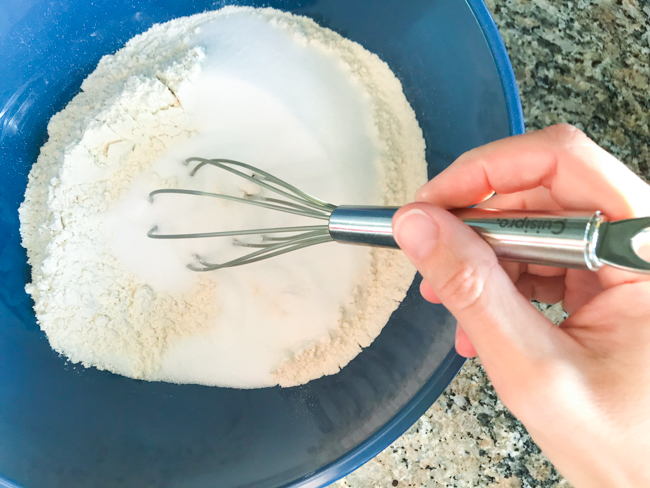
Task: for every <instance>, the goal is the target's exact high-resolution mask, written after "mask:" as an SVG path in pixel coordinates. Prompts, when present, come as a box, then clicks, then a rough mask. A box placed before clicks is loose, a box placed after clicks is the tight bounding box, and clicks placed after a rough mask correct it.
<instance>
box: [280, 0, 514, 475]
mask: <svg viewBox="0 0 650 488" xmlns="http://www.w3.org/2000/svg"><path fill="white" fill-rule="evenodd" d="M463 1H465V2H466V3H467V5H468V6H469V8H470V9H471V11H472V13H473V14H474V17H475V18H476V21H477V22H478V24H479V27H480V28H481V31H482V32H483V35H484V36H485V41H486V42H487V44H488V47H489V49H490V52H491V53H492V58H493V59H494V63H495V65H496V68H497V72H498V74H499V79H500V81H501V88H502V90H503V95H504V98H505V102H506V110H507V113H508V119H509V124H510V135H517V134H523V133H524V132H525V130H526V129H525V126H524V114H523V111H522V107H521V98H520V96H519V88H518V86H517V80H516V78H515V73H514V71H513V69H512V63H511V62H510V57H509V56H508V51H507V50H506V46H505V44H504V42H503V39H502V37H501V34H500V33H499V29H498V27H497V25H496V23H495V22H494V19H493V18H492V14H491V13H490V11H489V10H488V8H487V6H486V5H485V3H484V1H483V0H463ZM464 364H465V358H463V357H461V356H459V355H458V354H456V351H455V349H453V348H452V349H451V351H449V353H448V354H447V356H446V357H445V359H444V360H443V361H442V363H440V366H439V367H438V369H437V370H436V372H435V373H434V374H433V375H432V376H431V377H430V378H429V379H428V380H427V382H426V383H425V384H424V386H423V387H422V388H421V389H420V390H419V391H418V392H417V393H416V394H415V396H413V398H411V399H410V400H409V401H408V403H407V404H406V405H404V407H402V408H401V410H399V411H398V412H397V413H396V414H395V415H394V416H393V418H391V419H390V420H389V421H388V422H386V423H385V424H384V425H383V426H382V427H381V428H379V429H378V430H377V431H376V432H374V433H373V434H372V435H370V436H369V437H368V438H367V439H366V440H364V441H362V442H361V443H359V444H358V445H357V446H355V447H354V448H353V449H351V450H350V451H348V452H347V453H346V454H344V455H342V456H341V457H339V458H338V459H336V460H335V461H332V462H331V463H329V464H327V465H325V466H323V467H321V468H320V469H318V470H316V471H314V472H313V473H311V474H310V475H308V476H306V477H304V478H302V479H300V480H296V481H293V482H291V483H288V484H285V485H282V486H281V487H280V488H307V487H309V488H317V487H318V488H324V487H326V486H328V485H330V484H332V483H334V482H335V481H337V480H339V479H341V478H343V477H345V476H347V475H348V474H350V473H351V472H353V471H355V470H356V469H358V468H359V467H361V466H362V465H364V464H365V463H367V462H368V461H370V460H371V459H372V458H374V457H375V456H377V455H378V454H379V453H380V452H382V451H383V450H384V449H385V448H387V447H388V446H389V445H390V444H392V443H393V442H394V441H395V440H397V439H398V438H399V437H400V436H401V435H402V434H404V432H406V431H407V430H408V429H409V428H410V427H411V426H412V425H413V424H414V423H415V422H417V420H418V419H419V418H420V417H421V416H422V415H424V413H425V412H426V411H427V410H428V409H429V407H430V406H431V405H433V403H434V402H435V401H436V400H437V399H438V397H439V396H440V395H441V394H442V393H443V392H444V391H445V390H446V389H447V387H448V386H449V384H450V383H451V382H452V380H453V379H454V378H455V377H456V375H457V374H458V372H459V371H460V369H461V368H462V367H463V365H464Z"/></svg>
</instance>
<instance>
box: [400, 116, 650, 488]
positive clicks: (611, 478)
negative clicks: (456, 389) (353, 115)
mask: <svg viewBox="0 0 650 488" xmlns="http://www.w3.org/2000/svg"><path fill="white" fill-rule="evenodd" d="M494 192H496V193H497V195H495V196H492V195H493V194H494ZM417 200H418V201H419V202H421V203H414V204H410V205H407V206H405V207H404V208H402V209H400V210H399V212H397V214H396V215H395V218H394V220H393V228H394V233H395V238H396V240H397V242H398V243H399V245H400V247H401V248H402V250H403V251H404V252H405V253H406V254H407V256H409V258H410V259H411V261H412V262H413V263H414V264H415V266H416V267H417V268H418V270H419V271H420V273H421V274H422V276H423V277H424V281H423V283H422V287H421V292H422V295H423V296H424V297H425V298H426V299H427V300H429V301H432V302H436V303H443V304H444V305H445V306H446V307H447V308H448V309H449V310H450V311H451V313H452V314H454V316H455V317H456V319H457V320H458V327H457V333H456V350H457V351H458V353H459V354H461V355H463V356H466V357H469V356H474V355H476V354H478V356H479V358H480V359H481V362H482V364H483V366H484V368H485V371H486V372H487V374H488V376H489V377H490V379H491V381H492V383H493V384H494V387H495V389H496V391H497V393H498V394H499V396H500V397H501V399H502V401H503V402H504V403H505V405H506V406H507V407H508V408H509V409H510V410H511V411H512V412H513V413H514V414H515V415H516V416H517V417H518V418H519V419H520V420H521V421H522V422H523V424H524V425H525V426H526V428H527V429H528V432H529V433H530V435H531V436H532V438H533V439H534V440H535V442H537V444H538V445H539V446H540V448H541V449H542V450H543V451H544V453H545V454H546V455H547V456H548V458H549V459H550V460H551V461H552V462H553V463H554V464H555V466H556V467H557V468H558V470H559V471H560V472H561V473H562V474H563V475H564V476H565V477H566V478H567V479H568V480H569V481H570V482H572V483H573V484H574V486H576V487H579V488H583V487H584V488H595V487H607V488H611V487H650V462H649V461H648V460H649V459H650V276H648V275H640V274H633V273H628V272H624V271H620V270H616V269H613V268H610V267H603V268H602V269H600V270H599V271H598V272H596V273H593V272H591V271H582V270H565V269H560V268H552V267H545V266H538V265H521V264H513V263H499V261H498V260H497V258H496V256H495V254H494V252H493V251H492V249H491V248H490V247H489V246H488V244H487V243H486V242H484V241H483V240H482V239H481V238H480V237H478V235H477V234H476V233H474V232H473V231H472V230H471V229H470V228H469V227H467V226H466V225H465V224H463V223H462V222H461V221H460V220H459V219H457V218H456V217H454V216H453V215H452V214H451V213H449V212H447V211H446V210H443V209H445V208H460V207H467V206H470V205H475V204H479V206H483V207H491V208H517V209H530V210H547V209H569V210H585V211H595V210H601V211H602V212H603V213H604V214H605V215H606V216H607V217H608V218H609V219H610V220H619V219H625V218H632V217H641V216H648V215H650V187H649V186H648V185H647V184H645V183H644V182H643V181H642V180H641V179H639V178H638V177H637V176H636V175H634V174H633V173H632V172H631V171H630V170H628V169H627V168H626V167H625V166H624V165H623V164H622V163H620V162H619V161H618V160H616V159H615V158H614V157H613V156H611V155H610V154H609V153H607V152H606V151H604V150H603V149H602V148H600V147H598V146H597V145H596V144H595V143H594V142H593V141H591V140H590V139H589V138H588V137H587V136H586V135H584V134H583V133H582V132H580V131H579V130H578V129H576V128H574V127H571V126H568V125H558V126H553V127H549V128H547V129H545V130H541V131H538V132H533V133H529V134H525V135H521V136H515V137H510V138H507V139H504V140H501V141H497V142H494V143H491V144H488V145H486V146H483V147H480V148H478V149H475V150H473V151H470V152H468V153H466V154H464V155H463V156H461V157H460V158H459V159H458V160H457V161H456V162H454V163H453V164H452V165H451V166H450V167H449V168H447V169H446V170H445V171H443V172H442V173H441V174H440V175H438V176H437V177H436V178H434V179H433V180H431V181H430V182H429V183H427V184H426V185H425V186H424V187H422V188H421V189H420V190H419V191H418V193H417ZM531 299H537V300H539V301H543V302H548V303H555V302H559V301H560V300H563V306H564V308H565V309H566V310H567V311H568V312H569V313H570V316H569V318H568V319H566V320H565V321H564V322H563V323H562V324H561V325H560V326H559V327H557V326H555V325H553V323H551V322H550V321H549V320H548V319H547V318H545V317H544V316H543V315H542V314H541V313H540V312H539V311H538V310H537V309H536V308H535V307H533V305H532V304H531V303H530V300H531Z"/></svg>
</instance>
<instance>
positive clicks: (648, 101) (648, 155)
mask: <svg viewBox="0 0 650 488" xmlns="http://www.w3.org/2000/svg"><path fill="white" fill-rule="evenodd" d="M486 3H487V5H488V7H489V9H490V11H491V12H492V14H493V16H494V19H495V21H496V23H497V25H498V26H499V29H500V31H501V35H502V36H503V40H504V42H505V45H506V47H507V48H508V52H509V54H510V58H511V60H512V64H513V68H514V71H515V75H516V77H517V82H518V84H519V90H520V92H521V99H522V105H523V110H524V116H525V120H526V127H527V129H528V130H534V129H540V128H542V127H545V126H548V125H550V124H554V123H558V122H568V123H571V124H574V125H576V126H578V127H580V128H581V129H582V130H584V131H585V132H586V133H587V134H588V135H589V136H590V137H591V138H592V139H594V140H595V141H596V142H597V143H598V144H600V145H601V146H603V147H604V148H606V149H607V150H608V151H610V152H611V153H613V154H614V155H615V156H617V157H618V158H619V159H621V160H622V161H623V162H625V163H626V164H627V165H628V166H629V167H630V168H631V169H632V170H633V171H635V172H636V173H637V174H639V175H641V176H642V177H643V178H644V179H645V180H646V181H649V182H650V123H649V117H650V116H649V115H648V114H650V63H649V61H648V60H650V4H648V3H645V2H644V1H643V0H572V1H570V2H553V1H551V0H487V1H486ZM540 308H541V309H545V313H547V314H548V315H549V316H550V317H551V318H553V319H554V320H561V319H562V315H563V313H562V309H561V307H558V306H554V307H550V308H549V307H548V306H545V305H541V304H540ZM333 486H334V487H336V488H370V487H373V488H374V487H377V488H383V487H394V486H397V487H426V488H438V487H445V488H446V487H449V488H452V487H453V488H461V487H463V488H464V487H508V488H532V487H545V488H551V487H553V488H554V487H562V488H566V487H569V486H570V485H569V483H568V482H567V481H565V480H564V479H563V478H562V477H561V476H560V475H559V474H558V473H557V471H556V470H555V468H554V467H553V465H552V464H551V463H550V462H549V461H548V460H547V459H546V457H545V456H544V455H543V454H542V453H541V452H540V450H539V448H538V447H537V446H536V445H535V443H534V442H533V441H532V440H531V438H530V436H529V435H528V433H527V432H526V429H525V428H524V427H523V426H522V425H521V424H520V423H519V421H518V420H517V419H516V418H515V417H514V416H513V415H512V414H511V413H510V412H509V411H508V410H507V409H506V408H505V407H504V406H503V404H502V403H501V402H500V401H499V399H498V397H497V395H496V393H495V392H494V390H493V388H492V386H491V385H490V382H489V380H488V379H487V377H486V376H485V373H484V371H483V369H482V368H481V365H480V363H479V361H478V360H471V361H468V362H467V363H466V365H465V367H464V368H463V370H462V371H461V372H460V374H459V375H458V376H457V377H456V379H455V380H454V382H453V383H452V384H451V385H450V386H449V388H447V390H446V391H445V392H444V394H443V395H442V396H441V397H440V399H438V401H437V402H436V403H435V404H434V405H433V406H432V407H431V408H430V409H429V410H428V411H427V413H426V414H425V415H424V416H422V418H420V420H418V421H417V423H416V424H415V425H413V427H411V428H410V429H409V430H408V431H407V432H406V433H405V434H404V435H403V436H402V437H400V438H399V439H398V440H397V441H395V442H394V443H393V444H392V445H391V446H390V447H388V448H387V449H386V450H385V451H384V452H382V453H381V454H379V455H378V456H377V457H376V458H375V459H373V460H372V461H370V462H369V463H367V464H366V465H365V466H363V467H361V468H360V469H358V470H357V471H355V472H354V473H352V474H350V475H349V476H348V477H347V478H344V479H343V480H341V481H339V482H337V483H335V484H334V485H333Z"/></svg>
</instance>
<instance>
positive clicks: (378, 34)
mask: <svg viewBox="0 0 650 488" xmlns="http://www.w3.org/2000/svg"><path fill="white" fill-rule="evenodd" d="M230 3H240V4H246V5H255V6H272V7H276V8H279V9H282V10H289V11H292V12H295V13H298V14H302V15H307V16H309V17H311V18H313V19H314V20H316V21H317V22H318V23H319V24H321V25H323V26H325V27H329V28H331V29H333V30H335V31H337V32H339V33H340V34H342V35H344V36H346V37H349V38H350V39H353V40H355V41H357V42H359V43H361V44H362V45H363V46H365V47H366V48H367V49H369V50H370V51H372V52H375V53H377V54H378V55H379V56H380V57H381V58H382V59H383V60H385V61H386V62H387V63H388V64H389V65H390V67H391V68H392V69H393V71H394V72H395V73H396V74H397V76H398V78H399V79H400V80H401V81H402V84H403V85H404V91H405V93H406V96H407V98H408V99H409V101H410V102H411V104H412V106H413V108H414V109H415V111H416V113H417V116H418V119H419V121H420V124H421V126H422V129H423V130H424V135H425V138H426V143H427V161H428V164H429V176H430V177H433V176H435V175H436V174H437V173H438V172H440V171H441V170H442V169H443V168H445V167H446V166H447V165H449V163H451V161H453V160H454V158H456V157H457V156H458V155H459V154H461V153H462V152H464V151H465V150H467V149H470V148H473V147H475V146H479V145H481V144H484V143H486V142H489V141H492V140H494V139H499V138H502V137H505V136H508V135H511V134H516V133H520V132H523V122H522V114H521V108H520V102H519V96H518V92H517V86H516V83H515V80H514V76H513V73H512V68H511V66H510V63H509V60H508V56H507V54H506V51H505V48H504V46H503V44H502V42H501V39H500V37H499V34H498V32H497V29H496V26H495V25H494V23H493V21H492V19H491V18H490V15H489V13H488V11H487V9H486V7H485V6H484V5H483V3H482V2H481V0H468V1H467V2H466V1H464V0H430V1H427V0H372V1H370V0H302V1H289V0H277V1H266V2H254V1H243V2H220V1H214V0H211V1H210V0H206V1H204V0H106V1H94V2H92V1H87V0H60V1H55V2H53V1H51V0H3V5H2V7H0V131H1V132H0V486H13V485H12V484H11V483H12V482H13V483H17V484H19V485H22V486H25V487H39V488H41V487H47V488H57V487H65V488H70V487H121V488H127V487H136V488H145V487H156V488H160V487H169V488H172V487H173V488H181V487H194V488H198V487H206V488H207V487H210V488H215V487H216V488H229V487H235V486H236V487H249V488H252V487H263V488H272V487H281V486H284V487H286V486H294V487H297V486H300V487H316V486H325V485H327V484H329V483H331V482H332V481H334V480H336V479H337V478H340V477H342V476H344V475H345V474H347V473H349V472H350V471H352V470H354V469H355V468H357V467H359V466H360V465H361V464H363V463H364V462H366V461H368V460H369V459H370V458H372V457H373V456H375V455H376V454H377V453H379V452H380V451H381V450H382V449H384V448H385V447H386V446H388V445H389V444H390V443H391V442H392V441H393V440H395V439H396V438H397V437H398V436H399V435H401V434H402V433H403V432H404V431H405V430H406V429H407V428H408V427H409V426H410V425H411V424H413V422H415V421H416V420H417V419H418V417H420V415H422V414H423V413H424V412H425V410H426V409H427V408H428V407H429V406H430V405H431V404H432V403H433V401H434V400H435V399H436V398H437V397H438V395H440V393H441V392H442V391H443V390H444V389H445V387H446V386H447V385H448V384H449V382H450V381H451V379H452V378H453V377H454V375H455V374H456V373H457V372H458V370H459V368H460V367H461V365H462V364H463V360H462V359H461V358H460V357H459V356H457V355H456V354H455V353H454V352H453V344H454V328H455V321H454V319H453V317H451V316H450V314H449V313H448V312H447V311H446V310H445V309H444V308H443V307H441V306H436V305H432V304H429V303H426V302H425V301H424V300H423V299H422V298H421V297H420V294H419V293H418V284H419V282H418V280H416V282H415V283H414V284H413V286H412V287H411V290H410V291H409V293H408V296H407V298H406V300H405V301H404V302H403V303H402V304H401V306H400V307H399V309H398V310H397V311H396V312H395V313H394V314H393V316H392V317H391V319H390V322H389V323H388V325H387V326H386V328H385V329H384V331H383V332H382V333H381V335H380V336H379V337H378V338H377V340H376V341H375V342H374V343H373V344H372V345H371V346H370V347H368V348H367V349H366V350H365V351H363V352H362V353H361V354H360V355H359V356H358V357H357V358H356V359H354V360H353V361H352V362H351V363H350V364H349V365H348V366H347V367H345V368H344V369H343V371H341V372H340V373H339V374H337V375H334V376H328V377H325V378H321V379H319V380H316V381H312V382H310V383H308V384H306V385H304V386H300V387H296V388H288V389H281V388H265V389H258V390H233V389H224V388H209V387H204V386H195V385H173V384H166V383H147V382H144V381H136V380H132V379H128V378H124V377H122V376H117V375H114V374H111V373H107V372H104V371H97V370H96V369H84V368H82V367H78V366H74V365H71V364H69V363H67V362H66V361H65V359H64V358H61V357H59V356H58V355H57V354H56V353H54V352H53V351H52V350H51V349H50V347H49V345H48V342H47V339H46V338H45V336H44V334H43V333H42V332H41V331H40V329H39V327H38V325H37V324H36V320H35V318H34V313H33V311H32V302H31V300H30V298H29V297H28V296H27V295H26V294H25V292H24V286H25V283H26V282H28V281H29V280H30V278H29V273H30V270H29V267H28V266H27V264H26V257H25V252H24V250H23V249H22V248H21V247H20V237H19V233H18V227H19V224H18V215H17V209H18V205H19V204H20V202H21V200H22V198H23V193H24V190H25V186H26V183H27V174H28V172H29V168H30V166H31V165H32V163H33V162H34V161H35V160H36V157H37V155H38V150H39V147H40V146H41V145H42V144H43V142H44V141H45V138H46V124H47V121H48V120H49V119H50V117H51V116H52V115H53V114H54V113H55V112H57V111H59V110H61V109H62V108H63V107H64V106H65V105H66V103H67V102H68V101H69V100H70V99H71V98H72V97H73V96H74V95H75V93H77V91H78V90H79V86H80V84H81V81H82V80H83V79H84V78H85V77H86V76H87V75H88V74H89V73H90V72H91V71H92V70H93V69H94V67H95V66H96V64H97V62H98V61H99V59H100V57H101V56H102V55H104V54H107V53H112V52H115V51H116V50H117V49H118V48H120V47H121V46H122V45H123V44H124V43H125V42H126V41H127V40H128V39H129V38H131V37H132V36H134V35H136V34H138V33H140V32H143V31H145V30H146V29H148V28H149V27H150V26H151V25H152V24H154V23H156V22H165V21H167V20H170V19H173V18H175V17H180V16H184V15H190V14H194V13H197V12H201V11H204V10H209V9H215V8H218V7H221V6H222V5H224V4H230ZM2 477H4V478H5V479H4V480H3V478H2ZM9 480H11V481H9Z"/></svg>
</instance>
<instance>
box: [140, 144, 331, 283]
mask: <svg viewBox="0 0 650 488" xmlns="http://www.w3.org/2000/svg"><path fill="white" fill-rule="evenodd" d="M191 162H198V163H199V164H197V165H196V166H195V167H194V169H193V170H192V171H191V173H190V176H194V175H195V174H196V172H197V171H199V170H200V169H201V168H203V167H204V166H206V165H210V166H215V167H217V168H219V169H222V170H225V171H228V172H229V173H232V174H234V175H236V176H238V177H241V178H243V179H245V180H248V181H250V182H252V183H255V184H256V185H259V186H260V187H262V188H265V189H267V190H269V191H271V192H273V193H275V194H277V195H280V196H282V197H284V198H286V199H287V200H282V199H278V198H268V197H264V196H261V195H246V196H245V197H244V198H242V197H235V196H231V195H223V194H220V193H210V192H204V191H199V190H179V189H161V190H154V191H152V192H151V193H150V194H149V199H150V201H153V197H154V196H156V195H160V194H182V195H194V196H202V197H212V198H219V199H222V200H228V201H233V202H238V203H245V204H247V205H253V206H257V207H263V208H267V209H270V210H276V211H280V212H285V213H291V214H295V215H300V216H302V217H310V218H314V219H319V220H326V221H329V218H330V215H331V213H332V211H333V210H334V209H335V208H336V206H335V205H332V204H330V203H327V202H325V201H323V200H320V199H319V198H316V197H314V196H312V195H309V194H308V193H305V192H303V191H302V190H300V189H298V188H296V187H295V186H293V185H291V184H289V183H287V182H286V181H284V180H281V179H280V178H277V177H276V176H273V175H271V174H269V173H267V172H266V171H263V170H261V169H259V168H256V167H254V166H251V165H249V164H246V163H242V162H239V161H233V160H232V159H206V158H198V157H192V158H188V159H186V160H185V162H184V164H185V165H187V164H189V163H191ZM237 168H244V169H246V170H249V171H250V172H252V175H249V174H246V173H244V172H243V171H240V170H239V169H237ZM157 231H158V226H155V227H153V228H152V229H151V230H150V231H149V232H148V233H147V236H149V237H151V238H152V239H198V238H204V237H237V236H250V235H259V236H260V237H261V239H262V240H261V242H246V241H241V240H239V239H235V240H234V241H233V243H234V244H235V245H237V246H241V247H249V248H257V249H258V250H257V251H253V252H251V253H249V254H246V255H244V256H242V257H239V258H237V259H233V260H230V261H227V262H225V263H210V262H207V261H205V260H204V259H202V258H201V257H200V256H195V258H196V260H197V262H198V263H199V264H200V266H195V265H193V264H190V265H188V268H189V269H191V270H193V271H214V270H217V269H223V268H231V267H234V266H242V265H244V264H251V263H254V262H257V261H261V260H263V259H268V258H272V257H275V256H279V255H281V254H285V253H288V252H292V251H297V250H299V249H304V248H306V247H310V246H315V245H317V244H323V243H325V242H330V241H333V239H332V236H331V235H330V232H329V227H328V225H307V226H297V227H272V228H265V229H246V230H236V231H225V232H202V233H192V234H157V233H156V232H157ZM273 234H288V235H283V236H274V235H273Z"/></svg>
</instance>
